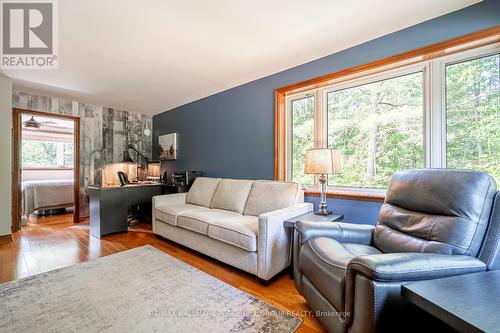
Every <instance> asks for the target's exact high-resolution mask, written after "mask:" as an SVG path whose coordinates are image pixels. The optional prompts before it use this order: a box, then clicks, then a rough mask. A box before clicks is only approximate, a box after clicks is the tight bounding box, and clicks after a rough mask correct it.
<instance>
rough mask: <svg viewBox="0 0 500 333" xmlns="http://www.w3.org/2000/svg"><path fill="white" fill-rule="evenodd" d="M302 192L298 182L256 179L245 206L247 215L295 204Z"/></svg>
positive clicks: (257, 214)
mask: <svg viewBox="0 0 500 333" xmlns="http://www.w3.org/2000/svg"><path fill="white" fill-rule="evenodd" d="M299 192H300V189H299V185H298V184H297V183H285V182H269V181H256V182H254V183H253V185H252V189H251V190H250V194H249V195H248V200H247V204H246V206H245V210H244V214H245V215H254V216H259V215H260V214H263V213H268V212H271V211H273V210H278V209H282V208H286V207H290V206H291V205H293V204H294V203H295V202H296V200H297V197H298V193H299Z"/></svg>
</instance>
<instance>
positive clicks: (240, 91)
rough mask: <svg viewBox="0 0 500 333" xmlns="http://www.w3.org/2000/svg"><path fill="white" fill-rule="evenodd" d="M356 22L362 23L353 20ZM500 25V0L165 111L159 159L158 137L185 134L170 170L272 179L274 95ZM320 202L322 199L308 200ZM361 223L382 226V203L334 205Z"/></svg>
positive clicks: (158, 123)
mask: <svg viewBox="0 0 500 333" xmlns="http://www.w3.org/2000/svg"><path fill="white" fill-rule="evenodd" d="M353 24H355V23H353ZM498 24H500V1H498V0H485V1H483V2H481V3H479V4H476V5H473V6H470V7H467V8H464V9H462V10H459V11H456V12H453V13H450V14H447V15H444V16H441V17H438V18H435V19H432V20H429V21H426V22H423V23H420V24H418V25H415V26H412V27H409V28H406V29H403V30H400V31H397V32H394V33H392V34H389V35H386V36H383V37H380V38H377V39H374V40H372V41H369V42H366V43H363V44H360V45H358V46H355V47H352V48H349V49H346V50H343V51H340V52H337V53H335V54H332V55H329V56H327V57H324V58H321V59H318V60H315V61H312V62H309V63H306V64H303V65H300V66H297V67H293V68H291V69H288V70H286V71H283V72H280V73H277V74H274V75H271V76H267V77H264V78H261V79H258V80H255V81H252V82H249V83H246V84H243V85H241V86H238V87H235V88H232V89H229V90H226V91H223V92H221V93H218V94H215V95H212V96H209V97H206V98H203V99H200V100H197V101H195V102H192V103H189V104H186V105H183V106H180V107H178V108H175V109H172V110H169V111H167V112H163V113H161V114H158V115H156V116H154V118H153V143H154V144H153V152H154V155H153V156H158V147H157V144H156V143H157V142H158V136H159V135H162V134H166V133H174V132H177V133H179V159H178V160H177V161H168V162H163V163H162V169H169V170H186V169H189V170H200V171H202V172H203V173H204V175H206V176H214V177H232V178H248V179H272V178H273V176H274V175H273V173H274V171H273V170H274V90H275V89H276V88H279V87H282V86H286V85H290V84H293V83H296V82H300V81H304V80H306V79H310V78H314V77H317V76H321V75H325V74H328V73H332V72H336V71H339V70H343V69H346V68H351V67H354V66H357V65H360V64H365V63H368V62H370V61H374V60H377V59H380V58H385V57H388V56H391V55H395V54H399V53H403V52H406V51H410V50H413V49H416V48H419V47H423V46H426V45H429V44H433V43H437V42H439V41H443V40H446V39H450V38H454V37H457V36H461V35H464V34H467V33H471V32H475V31H478V30H482V29H486V28H489V27H492V26H495V25H498ZM307 200H310V201H317V197H314V198H307ZM330 204H331V205H332V206H334V207H335V208H336V210H337V211H339V212H341V213H344V214H345V215H346V220H351V221H353V222H374V221H375V219H376V215H377V213H378V209H379V207H380V204H377V203H371V202H357V201H352V200H333V202H331V203H330Z"/></svg>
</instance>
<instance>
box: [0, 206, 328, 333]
mask: <svg viewBox="0 0 500 333" xmlns="http://www.w3.org/2000/svg"><path fill="white" fill-rule="evenodd" d="M13 238H14V241H13V242H11V243H9V244H3V245H0V282H7V281H11V280H15V279H19V278H23V277H27V276H30V275H34V274H38V273H41V272H45V271H49V270H53V269H57V268H61V267H66V266H70V265H74V264H77V263H79V262H84V261H87V260H92V259H96V258H99V257H103V256H107V255H110V254H113V253H116V252H120V251H124V250H128V249H132V248H135V247H139V246H142V245H146V244H149V245H152V246H154V247H156V248H158V249H160V250H162V251H164V252H165V253H168V254H169V255H171V256H173V257H176V258H178V259H180V260H182V261H184V262H185V263H187V264H189V265H191V266H193V267H196V268H198V269H200V270H201V271H204V272H206V273H208V274H210V275H212V276H214V277H216V278H218V279H220V280H222V281H224V282H226V283H229V284H231V285H232V286H234V287H236V288H239V289H241V290H243V291H245V292H247V293H249V294H251V295H253V296H255V297H257V298H259V299H261V300H263V301H265V302H268V303H270V304H272V305H274V306H276V307H278V308H280V309H283V310H285V311H293V312H294V314H297V315H300V316H301V317H302V319H303V320H304V322H303V323H302V325H301V327H300V328H299V330H298V331H297V332H326V331H325V329H324V328H323V327H322V326H321V323H320V322H319V321H318V319H317V318H315V317H314V316H310V315H308V314H307V311H310V309H309V307H308V306H307V304H306V303H305V300H304V298H303V297H302V296H300V295H299V293H298V292H297V290H296V289H295V286H294V284H293V281H292V280H290V278H289V277H288V274H286V273H283V274H281V275H280V276H279V277H278V278H277V279H276V280H275V281H274V282H273V283H271V284H270V285H269V286H267V287H265V286H263V285H261V284H260V283H259V281H258V280H257V278H255V277H253V276H252V275H249V274H246V273H245V272H242V271H240V270H237V269H235V268H232V267H230V266H228V265H225V264H223V263H220V262H218V261H216V260H214V259H211V258H209V257H206V256H204V255H201V254H199V253H197V252H195V251H192V250H189V249H187V248H185V247H183V246H180V245H177V244H175V243H173V242H170V241H167V240H165V239H159V238H156V237H155V235H153V233H152V232H151V225H150V224H146V223H139V224H137V225H134V226H132V227H131V228H130V229H129V232H127V233H119V234H114V235H109V236H106V237H104V238H103V239H97V238H94V237H89V224H88V221H84V222H81V223H78V224H74V223H73V217H72V214H64V215H54V216H47V217H41V218H36V217H35V218H30V223H28V225H27V226H25V227H23V229H22V231H20V232H17V233H15V234H14V236H13Z"/></svg>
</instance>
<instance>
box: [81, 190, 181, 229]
mask: <svg viewBox="0 0 500 333" xmlns="http://www.w3.org/2000/svg"><path fill="white" fill-rule="evenodd" d="M188 190H189V187H188V186H176V185H166V184H162V183H135V184H129V185H125V186H111V187H95V186H90V187H89V188H88V193H89V199H90V234H91V235H92V236H94V237H97V238H101V237H102V236H104V235H108V234H112V233H115V232H124V231H127V230H128V224H129V223H128V217H127V216H128V211H129V208H130V207H132V206H139V207H140V208H139V212H141V216H142V217H147V218H150V217H151V212H152V199H153V197H154V196H157V195H162V194H170V193H183V192H187V191H188Z"/></svg>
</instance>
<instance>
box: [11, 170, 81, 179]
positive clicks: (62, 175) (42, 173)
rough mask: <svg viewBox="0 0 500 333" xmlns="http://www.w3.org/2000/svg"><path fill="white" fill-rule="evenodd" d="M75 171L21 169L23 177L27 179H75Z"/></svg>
mask: <svg viewBox="0 0 500 333" xmlns="http://www.w3.org/2000/svg"><path fill="white" fill-rule="evenodd" d="M73 176H74V172H73V169H67V170H66V169H65V170H59V169H54V170H48V169H44V170H35V169H23V170H21V178H22V180H23V181H25V180H53V179H73Z"/></svg>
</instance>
